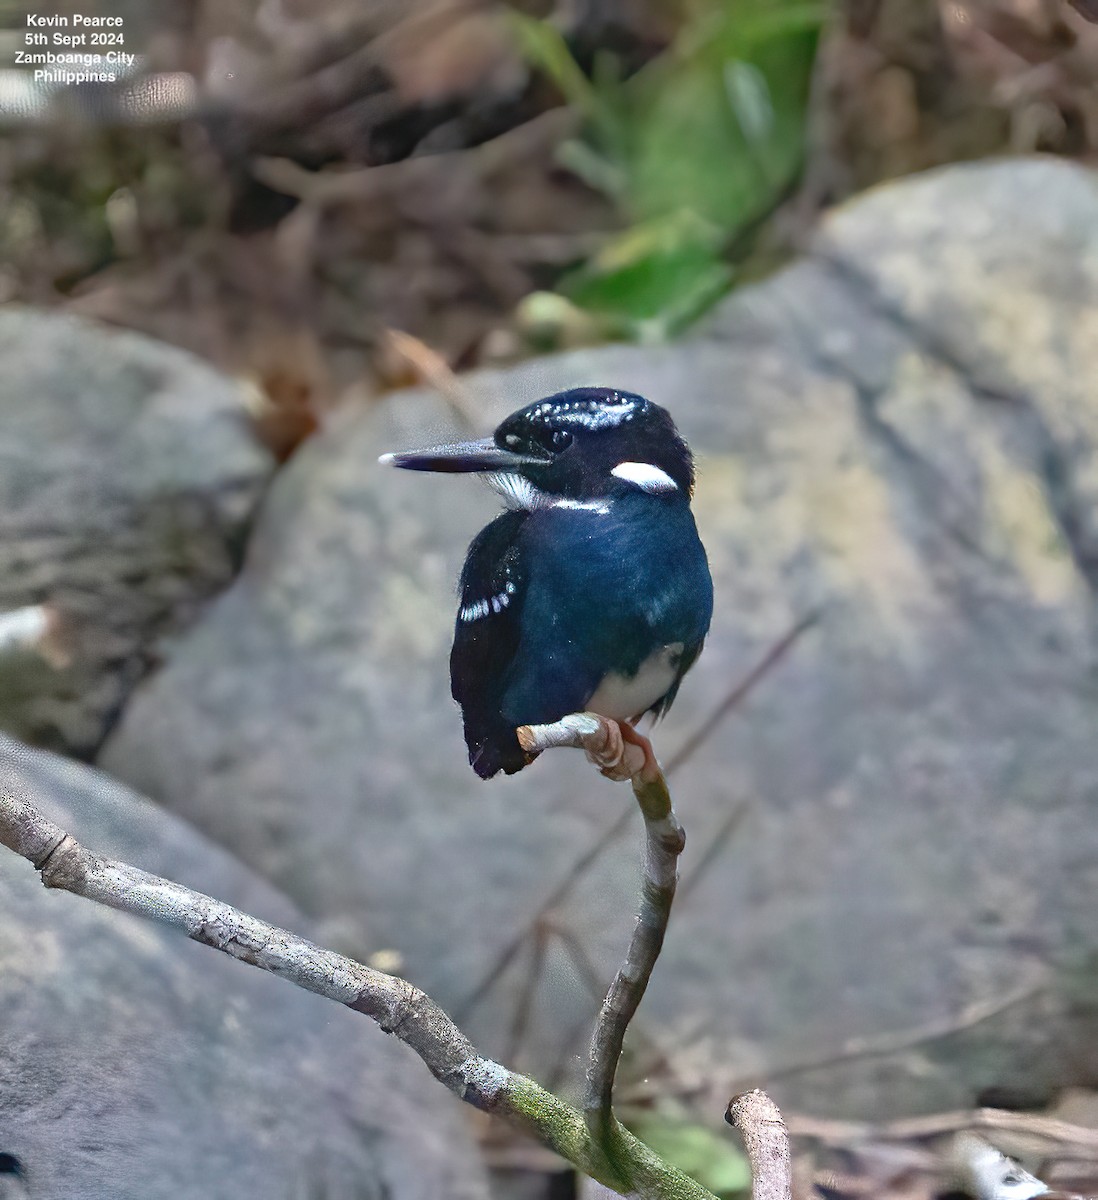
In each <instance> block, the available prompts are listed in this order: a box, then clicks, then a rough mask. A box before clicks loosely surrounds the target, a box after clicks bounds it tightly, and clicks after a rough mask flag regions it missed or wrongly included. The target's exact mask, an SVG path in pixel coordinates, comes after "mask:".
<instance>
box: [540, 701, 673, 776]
mask: <svg viewBox="0 0 1098 1200" xmlns="http://www.w3.org/2000/svg"><path fill="white" fill-rule="evenodd" d="M518 740H519V744H520V745H521V746H522V748H523V750H524V751H526V753H528V754H539V753H541V751H543V750H548V749H550V748H551V747H553V746H577V747H579V748H580V749H582V750H583V752H584V754H585V755H586V756H587V760H588V762H592V763H594V764H595V766H596V767H598V769H599V771H600V772H601V773H602V774H603V775H605V776H606V778H607V779H613V780H614V781H615V782H618V783H621V782H624V781H626V780H633V779H637V778H638V777H640V778H642V779H646V780H651V779H653V778H655V776H656V775H658V773H659V769H660V768H659V764H658V763H657V762H656V756H655V754H654V752H653V750H652V743H651V742H650V741H649V740H648V739H647V738H646V737H645V736H644V735H643V734H640V733H638V732H637V731H636V730H635V729H634V728H633V726H632V725H629V724H627V723H625V722H619V721H615V720H612V719H611V718H610V717H603V716H600V715H599V714H598V713H572V714H571V715H569V716H567V717H562V718H561V719H560V720H559V721H554V722H553V723H552V724H551V725H524V726H522V727H521V728H520V729H519V730H518Z"/></svg>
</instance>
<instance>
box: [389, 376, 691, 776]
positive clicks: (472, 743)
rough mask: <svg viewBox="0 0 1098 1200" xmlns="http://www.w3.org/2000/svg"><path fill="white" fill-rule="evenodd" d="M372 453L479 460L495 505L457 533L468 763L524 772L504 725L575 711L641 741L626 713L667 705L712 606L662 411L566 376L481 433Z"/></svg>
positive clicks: (685, 479)
mask: <svg viewBox="0 0 1098 1200" xmlns="http://www.w3.org/2000/svg"><path fill="white" fill-rule="evenodd" d="M381 461H382V462H383V463H391V464H392V465H393V466H396V467H403V468H405V469H406V470H410V471H446V472H453V471H461V472H468V471H476V472H480V473H481V474H482V475H483V476H484V478H485V479H486V480H487V482H488V483H489V484H490V485H491V487H492V488H493V489H494V490H495V491H496V492H498V493H499V495H500V496H502V498H503V500H504V502H505V504H506V505H507V509H508V511H507V512H504V513H503V514H501V515H500V516H498V517H497V518H496V519H495V520H494V521H492V522H491V524H489V525H488V526H487V527H486V528H484V529H482V530H481V531H480V533H479V534H478V535H477V536H476V537H475V538H474V539H473V543H472V545H471V546H470V547H469V553H468V556H467V558H466V560H465V567H464V569H463V570H462V573H461V584H460V589H461V604H460V607H459V609H458V615H457V623H456V628H455V632H454V648H453V651H452V652H451V655H450V679H451V690H452V693H453V696H454V699H455V700H456V701H457V702H458V704H460V705H461V710H462V715H463V717H464V721H465V742H466V745H467V746H468V747H469V762H470V763H471V764H472V767H473V769H474V770H475V771H476V773H477V774H478V775H480V776H481V778H483V779H490V778H491V777H492V776H493V775H495V774H496V773H497V772H498V771H500V770H502V771H505V772H506V773H507V774H508V775H513V774H514V773H515V772H516V771H521V770H522V768H523V767H525V766H526V765H527V764H528V763H529V762H531V761H532V758H533V757H534V756H533V755H531V754H529V753H527V752H526V751H525V750H523V748H522V747H521V746H520V745H519V741H518V736H517V734H516V729H517V728H518V727H519V726H522V725H542V724H548V723H550V722H552V721H557V720H559V719H560V718H561V717H563V716H566V715H568V714H569V713H574V712H582V711H585V710H586V711H589V712H594V713H598V714H600V715H601V716H604V717H609V718H611V719H612V720H615V721H617V722H618V723H619V725H620V726H621V728H622V732H623V736H624V737H625V738H626V740H628V741H634V742H643V741H644V740H643V739H641V738H640V735H639V734H636V733H634V732H633V730H632V725H633V724H634V723H635V722H636V721H637V720H639V719H640V717H642V716H643V715H644V714H645V713H647V712H651V713H654V714H655V715H656V716H657V717H658V716H661V715H662V714H663V713H665V712H666V711H667V710H668V709H669V708H670V707H671V703H672V701H673V700H674V699H675V694H676V692H677V691H678V689H679V684H680V683H681V682H682V677H683V676H684V675H685V674H686V672H687V671H688V670H689V669H690V667H691V666H692V665H693V663H694V661H695V659H696V658H697V657H698V655H699V653H700V652H701V648H702V643H703V642H704V640H705V635H706V633H707V632H708V631H709V622H710V619H711V617H712V615H713V582H712V580H711V578H710V575H709V564H708V563H707V561H706V557H705V550H704V548H703V546H702V544H701V541H700V539H699V538H698V531H697V527H696V526H695V524H694V516H693V514H692V513H691V511H690V497H691V495H692V494H693V490H694V460H693V456H692V455H691V453H690V450H689V448H688V447H687V445H686V443H685V442H684V441H683V440H682V438H681V437H680V436H679V434H678V431H677V430H676V429H675V425H674V422H673V421H672V420H671V417H670V415H669V414H668V412H667V411H666V410H665V409H663V408H661V407H660V406H659V405H658V404H653V403H652V402H651V401H650V400H646V399H645V398H644V397H643V396H638V395H635V394H634V393H632V392H619V391H615V390H613V389H611V388H602V387H583V388H573V389H572V390H571V391H567V392H560V393H558V394H557V395H555V396H549V397H548V398H547V399H545V400H539V401H537V402H536V403H534V404H531V405H529V406H527V407H526V408H523V409H520V410H519V411H518V412H516V413H513V414H512V415H511V416H509V417H508V418H507V419H506V420H505V421H504V422H503V424H501V425H500V426H499V428H498V429H497V430H496V432H495V434H494V435H493V436H492V437H491V438H486V439H484V440H483V441H476V442H461V443H459V444H457V445H451V446H435V447H432V448H430V449H427V450H418V451H412V452H408V453H401V454H386V455H383V457H382V459H381ZM644 744H646V743H644ZM646 753H650V749H649V750H648V751H646Z"/></svg>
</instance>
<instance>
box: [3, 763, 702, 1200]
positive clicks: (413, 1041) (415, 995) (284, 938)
mask: <svg viewBox="0 0 1098 1200" xmlns="http://www.w3.org/2000/svg"><path fill="white" fill-rule="evenodd" d="M21 792H22V787H21V785H20V784H19V783H18V782H16V781H13V780H11V779H6V780H2V781H0V844H2V845H5V846H7V847H8V848H9V849H11V850H14V851H15V853H17V854H20V855H22V856H23V857H24V858H26V859H29V860H30V861H31V862H32V863H33V864H34V866H35V868H36V869H37V870H38V871H39V872H40V874H41V876H42V882H43V883H44V884H45V885H46V887H50V888H61V889H63V890H65V891H69V892H72V893H73V894H74V895H77V896H84V897H85V898H87V899H89V900H94V901H96V902H97V903H99V904H105V905H107V906H108V907H110V908H115V909H118V910H120V911H122V912H128V913H132V914H134V915H136V916H140V917H144V918H146V919H148V920H153V921H157V922H159V923H160V924H163V925H169V926H171V927H172V928H174V929H178V930H179V931H180V932H182V933H184V934H186V935H187V937H189V938H191V939H193V940H194V941H197V942H201V943H203V944H204V945H207V946H212V947H213V948H214V949H216V950H220V951H222V952H223V953H225V954H228V955H230V956H231V957H233V958H236V959H239V960H240V961H241V962H245V963H248V964H249V965H251V966H254V967H258V968H259V969H260V970H262V971H268V972H270V973H271V974H272V975H277V976H279V977H280V978H282V979H286V980H288V981H289V982H290V983H293V984H295V985H296V986H297V987H301V988H304V989H305V990H306V991H310V992H315V993H316V994H317V995H320V996H324V997H326V998H327V999H330V1000H334V1001H336V1002H337V1003H339V1004H343V1005H346V1006H347V1007H348V1008H350V1009H353V1010H354V1011H355V1012H359V1013H363V1014H365V1015H366V1016H369V1017H371V1018H372V1019H373V1020H375V1021H376V1022H377V1023H378V1025H380V1026H381V1028H382V1029H383V1030H385V1032H386V1033H391V1034H393V1035H394V1036H395V1037H397V1038H399V1040H400V1041H402V1042H404V1043H405V1044H406V1045H408V1046H410V1047H411V1049H412V1050H414V1051H415V1052H416V1054H418V1055H419V1057H420V1058H421V1059H422V1060H423V1062H424V1064H425V1065H426V1066H427V1068H428V1070H429V1071H430V1072H431V1074H432V1075H434V1076H435V1078H436V1079H438V1080H439V1081H440V1082H441V1083H443V1084H445V1086H446V1087H447V1088H449V1089H450V1091H452V1092H453V1093H454V1094H455V1095H456V1096H459V1097H460V1098H461V1099H462V1100H464V1101H465V1102H466V1103H468V1104H472V1105H475V1106H476V1107H477V1108H480V1109H483V1110H484V1111H486V1112H490V1113H494V1114H496V1115H498V1116H500V1117H503V1118H504V1119H505V1120H507V1121H509V1122H510V1123H511V1124H513V1125H515V1126H516V1127H518V1128H519V1129H521V1130H523V1131H524V1132H526V1133H528V1134H530V1135H531V1136H533V1137H535V1138H536V1139H538V1140H539V1141H541V1142H542V1143H543V1144H544V1145H546V1146H548V1147H549V1148H550V1149H552V1150H555V1151H556V1152H557V1153H558V1154H560V1155H561V1156H562V1157H563V1158H565V1159H567V1160H568V1161H569V1162H571V1163H573V1164H574V1165H575V1166H576V1167H578V1168H579V1169H580V1170H581V1171H584V1172H585V1173H586V1174H588V1175H590V1176H591V1177H592V1178H594V1179H596V1180H598V1181H599V1182H601V1183H604V1184H606V1185H607V1186H608V1187H610V1188H613V1189H614V1190H615V1191H617V1192H619V1193H620V1194H622V1195H626V1194H628V1195H631V1196H636V1197H638V1198H639V1200H714V1197H713V1196H712V1195H711V1194H710V1193H709V1192H707V1191H706V1190H705V1189H704V1188H702V1187H700V1186H699V1185H698V1184H696V1183H695V1182H694V1181H693V1180H691V1179H689V1178H688V1177H687V1176H685V1175H683V1174H682V1173H681V1172H679V1171H677V1170H676V1169H675V1168H673V1167H671V1166H669V1165H668V1164H666V1163H665V1162H663V1160H662V1159H660V1158H658V1157H657V1156H656V1155H654V1154H653V1153H652V1152H651V1151H650V1150H649V1149H648V1148H647V1147H646V1146H645V1145H644V1144H643V1143H641V1142H639V1141H638V1140H637V1139H636V1138H634V1137H633V1136H632V1134H630V1133H629V1132H628V1131H627V1130H625V1129H623V1128H622V1127H621V1126H619V1125H617V1124H616V1122H615V1123H614V1125H613V1128H612V1129H610V1130H609V1132H608V1136H607V1138H606V1140H605V1141H602V1142H600V1141H598V1140H597V1139H596V1138H594V1137H593V1136H592V1134H591V1132H590V1130H589V1129H588V1127H587V1124H586V1123H585V1121H584V1119H583V1117H582V1115H581V1114H580V1113H579V1112H577V1111H576V1109H574V1108H572V1107H571V1106H570V1105H568V1104H565V1103H564V1102H563V1101H561V1100H558V1099H557V1097H556V1096H554V1095H552V1094H551V1093H550V1092H547V1091H545V1089H543V1088H541V1087H540V1086H539V1085H538V1084H536V1083H535V1082H534V1081H533V1080H531V1079H528V1078H526V1077H525V1076H523V1075H519V1074H517V1073H515V1072H512V1071H508V1070H507V1069H506V1068H505V1067H503V1066H501V1065H500V1064H499V1063H496V1062H494V1061H492V1060H491V1059H489V1058H484V1057H483V1056H481V1055H479V1054H478V1053H477V1052H476V1050H475V1049H474V1047H473V1045H472V1044H471V1043H470V1041H469V1039H468V1038H466V1036H465V1035H464V1034H463V1033H462V1032H461V1030H460V1029H458V1027H457V1026H456V1025H455V1024H454V1023H453V1021H451V1020H450V1018H449V1017H448V1016H447V1015H446V1013H445V1012H443V1010H442V1009H441V1008H439V1006H438V1005H437V1004H435V1002H434V1001H433V1000H432V999H431V998H430V997H429V996H428V995H426V994H425V993H424V992H422V991H420V990H419V989H418V988H416V987H413V986H412V985H411V984H410V983H408V982H407V981H405V980H403V979H398V978H396V977H395V976H392V975H386V974H385V973H383V972H381V971H376V970H373V969H372V968H370V967H366V966H363V965H362V964H361V963H358V962H355V961H354V960H353V959H349V958H345V957H344V956H343V955H341V954H335V953H333V952H332V951H330V950H325V949H323V948H322V947H320V946H316V945H314V944H313V943H312V942H308V941H306V940H305V939H304V938H301V937H298V936H297V935H296V934H294V933H291V932H289V931H288V930H285V929H279V928H278V927H277V926H274V925H269V924H267V923H266V922H265V921H260V920H258V919H257V918H256V917H253V916H249V915H248V914H247V913H243V912H241V911H240V910H238V909H235V908H233V907H231V906H230V905H228V904H224V903H222V902H221V901H220V900H216V899H214V898H213V897H211V896H206V895H203V894H202V893H201V892H195V891H192V890H191V889H190V888H186V887H183V886H182V885H181V884H178V883H173V882H171V881H170V880H167V879H161V878H159V877H158V876H156V875H150V874H147V873H146V872H144V871H141V870H138V869H137V868H136V867H132V866H130V865H129V864H127V863H123V862H116V861H113V860H111V859H107V858H100V857H99V856H98V855H96V854H93V853H92V852H91V851H90V850H87V849H86V848H85V847H83V846H82V845H81V844H80V843H79V842H77V841H76V839H75V838H73V837H72V836H71V835H69V834H67V833H66V832H65V831H64V830H63V829H61V828H60V827H59V826H57V825H54V824H53V823H52V822H51V821H49V820H48V819H47V818H46V817H45V816H44V815H43V814H42V812H41V811H39V809H38V808H37V807H36V806H35V805H34V804H33V803H31V801H30V800H29V799H27V798H26V796H25V795H23V794H21Z"/></svg>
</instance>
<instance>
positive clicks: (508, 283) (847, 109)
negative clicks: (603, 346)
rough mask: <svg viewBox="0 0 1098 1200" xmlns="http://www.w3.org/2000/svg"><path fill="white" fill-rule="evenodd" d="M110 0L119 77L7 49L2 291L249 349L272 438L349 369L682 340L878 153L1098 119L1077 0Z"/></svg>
mask: <svg viewBox="0 0 1098 1200" xmlns="http://www.w3.org/2000/svg"><path fill="white" fill-rule="evenodd" d="M81 8H82V10H84V11H98V10H99V9H100V8H103V9H104V11H106V8H105V6H104V4H102V3H99V4H92V3H89V4H83V5H82V6H81ZM109 8H110V10H111V11H112V12H115V11H118V12H123V13H124V16H125V20H126V28H127V32H128V37H129V42H130V45H129V47H128V48H129V49H131V50H132V51H134V52H136V53H137V54H139V55H140V65H139V68H138V69H137V70H136V71H135V72H134V73H133V74H132V75H131V76H129V77H127V78H126V79H124V80H122V81H121V83H120V84H119V85H118V86H117V87H114V88H107V87H82V88H79V89H75V88H67V89H63V88H53V89H51V88H49V87H48V86H43V85H37V86H36V85H34V84H33V83H32V81H31V78H30V75H29V73H28V71H27V70H26V69H23V70H20V69H17V68H15V67H14V66H13V67H11V68H7V67H5V69H3V70H0V124H2V130H0V133H2V136H0V194H2V199H0V300H9V301H22V302H30V303H35V304H40V305H56V306H62V307H66V308H69V309H72V310H75V311H79V312H83V313H85V314H88V315H92V316H97V317H100V318H102V319H105V320H108V321H112V322H115V323H118V324H121V325H125V326H130V327H133V328H137V329H141V330H143V331H145V332H149V333H152V334H154V335H155V336H158V337H161V338H164V339H166V340H169V341H173V342H176V343H178V344H181V345H184V346H186V347H188V348H190V349H192V350H194V351H196V352H197V353H199V354H201V355H203V356H204V357H206V358H208V359H210V360H212V361H214V362H215V363H217V364H218V365H219V366H221V367H222V368H224V369H226V370H229V371H231V372H233V373H234V374H237V375H240V376H243V377H245V378H246V379H247V380H248V381H249V382H250V384H251V385H252V386H251V393H252V395H253V398H254V406H255V414H256V420H257V423H258V425H259V427H260V429H261V430H262V432H263V435H264V437H265V438H266V440H267V441H268V443H269V444H270V445H271V446H272V447H273V448H274V449H275V450H276V451H277V452H278V453H279V454H280V455H281V456H285V455H287V454H289V453H290V452H291V451H292V449H293V448H294V446H296V445H297V444H298V442H299V441H300V440H301V438H302V437H304V436H307V434H308V433H309V432H310V431H311V429H312V428H313V427H314V426H315V424H316V421H317V420H318V418H319V416H320V415H321V414H322V412H323V410H324V409H325V407H326V406H328V405H330V404H332V403H334V402H335V400H336V399H337V398H338V397H339V396H340V395H341V394H342V393H343V392H344V391H345V390H346V388H347V387H348V386H350V385H355V386H356V387H358V388H360V389H361V388H362V387H363V385H365V388H366V390H367V391H373V392H378V391H381V390H384V389H386V388H389V387H392V386H394V385H400V384H404V383H408V382H413V381H416V380H418V379H421V378H424V377H428V378H433V379H435V380H436V381H438V380H439V379H440V378H441V377H442V376H444V375H446V374H447V373H448V372H450V371H453V370H459V369H463V368H467V367H470V366H474V365H478V364H483V363H492V362H507V361H513V360H515V359H517V358H521V357H523V356H525V355H529V354H531V353H536V352H542V351H546V350H552V349H557V348H564V347H569V346H574V345H578V344H589V343H595V342H600V341H605V340H608V339H632V340H644V341H653V340H659V339H662V338H666V337H669V336H673V335H675V334H676V333H678V332H679V331H681V330H682V329H683V328H684V327H685V326H687V325H688V324H689V323H690V322H691V321H692V320H694V319H695V318H696V317H697V316H698V315H699V314H701V313H703V312H704V311H705V310H706V309H707V308H708V307H709V306H710V305H711V304H712V303H713V302H714V301H715V300H716V299H717V298H719V297H720V296H722V295H724V294H725V293H726V292H727V291H728V289H729V288H731V287H733V286H735V285H736V284H737V283H739V282H742V281H743V280H745V279H749V278H755V277H757V276H759V275H760V274H762V273H764V272H766V271H767V270H769V269H771V268H772V267H773V266H774V265H775V264H777V263H779V262H781V261H782V259H783V258H784V257H786V256H787V255H788V254H789V253H791V252H792V251H794V250H796V249H797V248H798V247H799V246H801V245H803V244H804V239H805V237H806V235H807V233H808V232H809V231H810V230H811V228H812V225H813V223H814V221H815V220H816V218H817V217H818V215H819V214H820V212H821V211H823V210H824V209H825V208H826V207H828V206H830V205H833V204H835V203H837V202H840V201H841V200H843V199H844V198H846V197H847V196H849V195H852V194H854V193H855V192H858V191H860V190H862V189H864V188H866V187H869V186H872V185H873V184H875V183H877V182H879V181H881V180H884V179H889V178H894V177H896V176H899V175H903V174H906V173H908V172H911V171H915V170H920V169H924V168H927V167H931V166H934V165H938V164H941V163H946V162H951V161H956V160H962V159H971V158H977V157H982V156H987V155H992V154H1001V153H1008V152H1028V151H1034V150H1043V151H1048V152H1052V153H1057V154H1063V155H1069V156H1072V157H1075V158H1080V159H1084V160H1091V159H1093V157H1094V155H1095V151H1096V147H1098V34H1096V30H1098V27H1096V26H1095V25H1094V24H1093V23H1092V20H1091V19H1090V18H1091V17H1092V15H1093V14H1088V0H1076V3H1074V4H1073V3H1070V2H1069V0H816V2H805V0H769V2H765V0H617V2H615V3H608V2H604V0H583V2H581V0H513V2H512V3H502V2H500V0H412V2H410V3H399V4H398V3H395V2H393V0H322V2H318V3H308V4H306V3H305V2H304V0H278V2H276V0H262V2H261V3H260V2H256V0H234V2H233V3H224V2H223V0H188V2H187V3H179V2H178V0H145V2H139V0H130V2H129V3H127V2H126V0H121V2H115V0H112V3H111V4H110V5H109ZM27 11H28V8H27V6H26V5H25V4H22V3H13V2H12V0H4V2H0V27H2V28H0V65H3V64H7V63H11V62H12V61H13V58H14V54H13V51H14V49H15V48H16V46H17V44H18V41H19V37H20V34H19V30H20V28H21V27H24V22H25V13H26V12H27ZM4 30H6V32H4Z"/></svg>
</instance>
